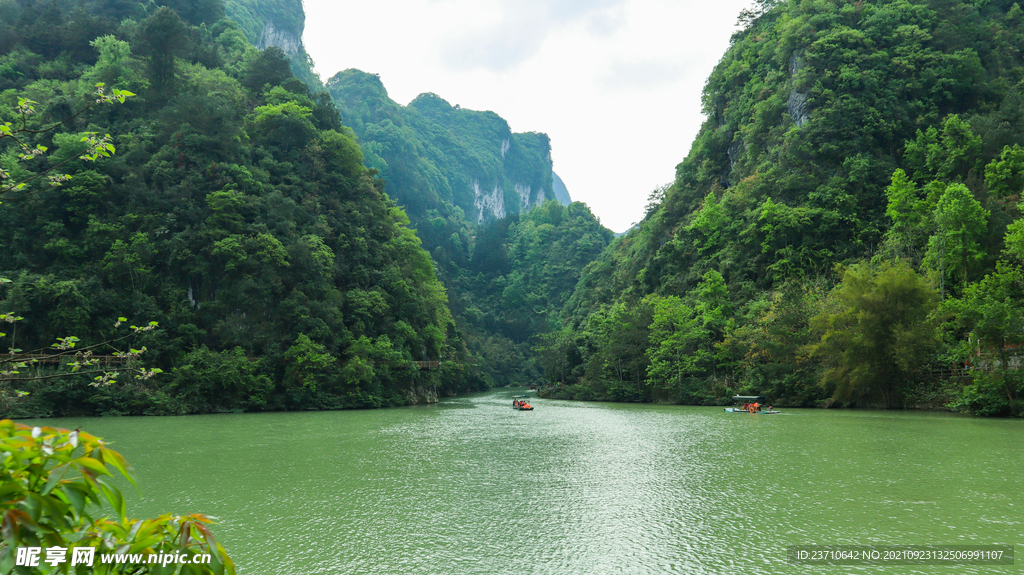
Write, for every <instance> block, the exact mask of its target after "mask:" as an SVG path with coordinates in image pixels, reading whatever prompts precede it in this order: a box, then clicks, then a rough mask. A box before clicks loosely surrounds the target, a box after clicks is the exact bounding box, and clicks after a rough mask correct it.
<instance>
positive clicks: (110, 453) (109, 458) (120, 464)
mask: <svg viewBox="0 0 1024 575" xmlns="http://www.w3.org/2000/svg"><path fill="white" fill-rule="evenodd" d="M100 455H102V456H103V462H104V463H108V464H110V465H112V466H113V467H114V469H116V470H118V471H120V472H121V475H123V476H124V478H125V479H127V480H128V482H129V483H131V484H132V487H135V488H136V489H138V488H139V486H138V485H136V484H135V477H133V476H132V474H131V473H130V472H129V471H128V462H127V461H125V459H124V457H122V456H121V454H120V453H118V452H116V451H114V450H113V449H107V448H106V447H101V448H100Z"/></svg>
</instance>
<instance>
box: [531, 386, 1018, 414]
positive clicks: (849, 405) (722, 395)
mask: <svg viewBox="0 0 1024 575" xmlns="http://www.w3.org/2000/svg"><path fill="white" fill-rule="evenodd" d="M962 385H963V384H955V385H951V384H950V383H949V382H948V381H945V382H943V381H934V380H933V381H924V382H917V383H916V384H915V385H913V386H909V389H910V391H909V393H907V395H906V397H905V398H904V401H903V404H902V405H900V406H899V407H895V408H893V407H887V406H886V405H885V404H884V403H883V402H881V401H878V400H871V399H870V398H864V399H861V400H859V401H852V402H845V403H844V402H840V401H836V400H834V399H833V398H832V397H827V396H824V394H822V393H820V392H819V393H817V394H814V393H807V394H805V395H803V396H799V397H792V396H791V397H781V398H775V397H770V400H771V403H772V405H774V406H775V407H783V408H819V409H837V408H842V409H899V410H910V411H935V412H952V413H971V414H972V415H978V416H988V417H1016V418H1021V417H1024V410H1022V409H1020V408H1019V406H1018V408H1017V409H1016V410H1015V409H1012V408H1008V409H1006V410H1003V411H999V412H984V413H978V412H972V410H971V409H970V408H969V406H967V405H964V404H963V402H958V399H957V398H958V394H959V393H960V389H961V388H960V386H962ZM537 394H538V397H543V398H548V399H563V400H572V401H597V402H612V403H646V404H664V405H700V406H729V405H732V403H733V401H732V396H734V395H762V393H760V392H759V391H758V390H749V389H748V390H739V391H737V390H733V389H731V388H729V387H725V386H713V387H711V388H709V390H708V393H706V394H704V395H703V396H701V397H700V398H699V399H700V400H699V401H693V399H694V396H693V394H688V395H686V396H682V395H673V394H671V393H669V392H666V391H664V390H661V391H660V392H659V393H657V394H655V393H653V392H651V391H647V392H646V393H642V392H641V393H632V394H621V393H620V394H616V396H614V397H612V396H610V394H609V393H608V392H607V388H606V387H603V388H598V389H595V388H592V387H589V386H587V385H585V384H575V385H548V386H544V387H541V388H539V389H538V392H537Z"/></svg>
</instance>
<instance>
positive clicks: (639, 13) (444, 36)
mask: <svg viewBox="0 0 1024 575" xmlns="http://www.w3.org/2000/svg"><path fill="white" fill-rule="evenodd" d="M750 4H751V1H750V0H719V1H700V0H675V1H671V0H374V1H373V2H339V1H338V0H304V5H305V11H306V29H305V34H304V36H303V41H304V42H305V45H306V51H307V52H309V54H310V56H312V58H313V60H314V61H315V62H316V71H317V72H318V73H319V74H320V77H321V78H322V79H323V80H324V81H326V80H327V79H328V78H330V77H331V76H333V75H334V74H335V73H337V72H339V71H341V70H344V69H346V68H358V69H360V70H363V71H365V72H371V73H376V74H380V77H381V80H382V81H383V82H384V86H385V87H386V88H387V90H388V94H389V95H390V96H391V98H392V99H393V100H395V101H396V102H398V103H400V104H403V105H405V104H408V103H409V102H410V101H411V100H412V99H413V98H415V97H416V96H417V95H419V94H421V93H423V92H434V93H436V94H438V95H439V96H441V97H442V98H444V99H446V100H448V102H450V103H451V104H452V105H455V104H459V105H461V106H462V107H463V108H470V109H473V110H493V111H494V112H496V113H497V114H498V115H500V116H501V117H503V118H505V120H506V121H508V123H509V126H510V127H511V128H512V131H514V132H531V131H532V132H545V133H547V134H548V135H549V136H550V137H551V156H552V160H553V162H554V169H555V172H556V173H558V175H559V176H560V177H561V178H562V180H563V181H564V182H565V185H566V187H567V188H568V189H569V194H570V195H571V196H572V198H573V200H577V201H582V202H586V203H587V205H589V206H590V209H591V210H592V211H593V212H594V213H595V214H596V215H597V216H598V217H600V218H601V222H602V223H603V224H604V225H605V226H606V227H608V228H610V229H612V230H614V231H616V232H622V231H625V230H626V229H628V228H629V227H630V226H631V225H632V224H633V223H635V222H637V221H639V220H640V219H641V218H642V217H643V209H644V205H645V204H646V202H647V196H648V194H649V193H650V192H651V191H652V190H654V189H655V188H656V187H658V186H660V185H662V184H665V183H668V182H670V181H672V179H673V177H674V175H675V166H676V164H678V163H679V162H681V161H682V160H683V158H684V157H685V156H686V154H687V152H688V151H689V148H690V144H691V143H692V142H693V138H694V136H696V134H697V131H698V129H699V128H700V125H701V122H702V121H703V116H702V115H701V112H700V93H701V88H702V87H703V86H704V82H705V80H706V79H707V76H708V74H710V72H711V70H712V68H713V67H714V65H715V64H716V63H717V62H718V60H719V58H721V56H722V53H723V52H724V51H725V49H726V47H727V46H728V44H729V37H730V35H731V34H732V33H733V32H734V31H735V30H736V17H737V15H738V14H739V12H740V10H742V9H743V8H744V7H747V6H749V5H750Z"/></svg>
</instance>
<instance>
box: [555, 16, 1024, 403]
mask: <svg viewBox="0 0 1024 575" xmlns="http://www.w3.org/2000/svg"><path fill="white" fill-rule="evenodd" d="M741 22H742V23H743V24H744V27H743V29H742V30H740V31H739V32H737V33H736V34H735V35H734V37H733V39H732V43H731V46H730V48H729V49H728V51H727V52H726V54H725V55H724V56H723V58H722V60H721V62H720V63H719V64H718V66H717V67H716V68H715V70H714V72H713V73H712V74H711V76H710V78H709V79H708V81H707V84H706V86H705V88H704V93H703V105H704V110H703V111H704V114H705V115H706V120H705V122H704V125H703V127H702V128H701V130H700V133H699V134H698V136H697V138H696V140H695V142H694V144H693V147H692V148H691V150H690V153H689V155H688V156H687V157H686V158H685V160H683V162H682V163H681V164H679V165H678V167H677V169H676V179H675V181H674V182H673V183H672V184H671V186H669V187H668V188H667V189H665V190H659V191H656V192H655V193H653V194H652V196H651V203H650V208H649V210H648V212H647V215H646V217H645V218H644V220H643V222H642V223H641V224H640V226H639V228H637V229H634V230H631V231H630V233H628V234H627V235H626V236H624V237H622V238H619V239H617V240H616V241H615V243H614V244H613V245H612V246H611V247H610V248H609V249H608V250H607V251H606V252H605V253H604V254H602V256H601V257H600V258H598V259H597V260H596V261H595V262H593V263H591V264H590V265H589V266H588V267H587V268H586V269H585V270H584V272H583V275H582V278H581V280H580V283H579V285H578V286H577V287H576V289H575V292H574V293H573V295H572V297H571V299H570V301H569V303H568V305H567V307H566V308H565V310H564V312H563V321H564V325H565V329H563V330H559V331H552V332H551V333H550V334H549V335H548V336H547V338H548V339H549V340H550V342H551V343H550V345H548V346H547V347H548V351H546V352H545V360H544V361H545V365H547V366H548V371H547V373H548V377H549V379H550V380H552V381H553V382H556V383H558V384H559V385H558V387H557V388H556V389H554V390H552V391H551V392H549V393H550V394H551V395H552V396H554V397H566V398H579V399H610V400H626V401H651V400H665V401H675V402H682V403H695V404H719V403H722V402H727V401H728V397H729V396H730V395H732V394H733V393H737V392H739V393H753V394H767V395H769V396H771V397H772V399H773V400H774V401H775V402H776V405H796V406H813V405H884V406H889V407H898V406H907V405H922V406H924V405H927V406H933V407H942V406H949V407H952V408H953V409H959V410H965V411H971V412H974V413H978V414H992V415H995V414H1011V413H1012V414H1015V415H1021V414H1022V413H1024V403H1022V393H1024V369H1021V366H1020V359H1021V358H1020V354H1019V350H1020V349H1021V347H1020V345H1021V343H1022V342H1024V279H1022V272H1021V263H1022V260H1024V220H1022V219H1021V207H1022V204H1021V202H1020V200H1021V191H1022V189H1024V150H1022V149H1021V147H1020V143H1021V141H1022V136H1024V82H1022V79H1024V67H1022V64H1024V62H1022V59H1021V58H1022V56H1021V53H1020V46H1022V45H1024V10H1022V9H1021V7H1020V6H1018V5H1017V4H1016V3H1013V2H1010V1H1003V0H994V1H990V2H961V1H952V0H892V1H887V0H864V1H858V2H855V3H850V2H835V1H831V0H787V1H781V2H772V1H764V2H758V3H756V4H755V7H754V9H751V10H748V11H745V12H744V13H743V15H742V17H741Z"/></svg>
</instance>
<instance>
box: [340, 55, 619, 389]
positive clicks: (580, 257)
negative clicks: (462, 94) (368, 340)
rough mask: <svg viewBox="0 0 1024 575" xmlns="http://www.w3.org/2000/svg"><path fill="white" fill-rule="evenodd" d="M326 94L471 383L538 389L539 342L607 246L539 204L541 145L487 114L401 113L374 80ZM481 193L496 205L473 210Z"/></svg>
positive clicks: (573, 208)
mask: <svg viewBox="0 0 1024 575" xmlns="http://www.w3.org/2000/svg"><path fill="white" fill-rule="evenodd" d="M327 88H328V89H329V90H330V93H331V95H332V96H333V98H334V101H335V103H336V104H337V105H338V108H339V109H340V110H341V114H342V118H343V119H344V121H345V123H346V124H347V125H350V126H352V128H353V130H354V131H355V132H356V134H357V135H358V136H359V140H360V145H361V146H362V149H363V152H364V154H365V157H366V165H367V166H369V167H370V168H372V169H375V170H377V171H378V173H379V176H380V177H381V178H382V179H384V180H385V182H386V190H387V193H388V195H389V196H391V197H392V198H394V199H395V200H396V201H397V202H398V203H399V204H400V205H401V206H403V208H404V209H405V210H406V211H407V213H408V214H409V217H410V219H411V220H412V222H413V227H414V228H416V232H417V234H418V235H419V237H420V238H421V239H422V240H423V245H424V247H425V248H426V249H427V250H428V251H429V252H430V253H431V255H432V256H433V260H434V262H435V265H436V266H437V273H438V277H439V278H440V279H441V281H442V282H443V283H444V285H445V287H446V288H447V289H448V293H449V296H450V302H449V305H450V308H451V310H452V313H453V314H454V316H455V320H456V323H457V325H458V327H459V332H460V334H462V335H463V337H464V338H465V343H466V346H467V348H468V350H469V352H470V353H471V355H472V359H471V360H470V362H469V363H470V366H469V368H468V369H469V370H470V373H471V374H472V379H473V381H475V382H476V381H479V382H482V383H483V384H484V385H510V384H526V383H530V384H532V383H537V382H538V381H539V379H540V378H541V377H542V376H541V370H540V367H539V365H538V363H537V359H538V358H537V355H536V352H535V350H534V348H535V347H536V346H537V345H538V341H537V339H536V337H537V336H538V335H539V334H541V333H543V332H546V331H547V330H549V329H552V328H557V327H560V326H561V323H560V320H559V318H558V315H559V311H560V309H561V307H562V305H563V304H564V302H565V300H566V299H567V298H568V296H569V294H570V293H571V292H572V290H573V288H574V286H575V283H576V278H577V277H578V276H579V273H580V270H582V268H583V266H584V265H586V264H587V263H588V262H589V261H591V260H592V259H593V258H595V257H597V255H598V254H600V253H601V251H602V250H603V249H604V247H605V246H606V245H608V243H609V242H610V240H611V237H612V236H611V233H610V232H608V230H606V229H604V228H603V227H601V226H600V224H599V222H598V221H597V219H596V218H595V217H594V216H593V214H591V213H590V211H589V209H588V208H587V207H586V206H585V205H583V204H578V203H577V204H572V205H570V206H568V207H567V208H559V207H557V206H552V205H549V204H548V203H547V202H550V201H553V200H555V193H554V185H553V172H552V170H551V144H550V141H549V139H548V137H547V135H545V134H540V133H532V132H531V133H513V132H512V131H511V129H510V128H509V126H508V123H507V122H506V121H505V120H503V119H502V118H501V117H500V116H498V115H497V114H495V113H494V112H479V111H475V110H468V109H465V108H461V107H459V106H457V105H456V106H452V105H451V104H450V103H448V102H447V101H445V100H444V99H443V98H441V97H440V96H437V95H436V94H429V93H428V94H421V95H420V96H418V97H417V98H416V99H414V100H413V101H412V102H410V103H409V105H408V106H401V105H399V104H398V103H396V102H394V101H393V100H391V98H389V97H388V94H387V90H386V89H385V88H384V85H383V84H382V83H381V80H380V78H379V77H378V76H377V75H375V74H368V73H366V72H362V71H359V70H354V69H350V70H345V71H343V72H339V73H338V74H336V75H335V76H333V77H332V78H331V79H330V80H328V82H327ZM517 186H518V189H517ZM478 190H479V191H480V192H481V194H483V195H489V196H491V197H492V198H496V199H497V200H498V201H497V202H491V203H486V204H481V205H478V199H479V197H478V195H477V191H478ZM494 190H498V192H499V193H498V194H494ZM524 190H528V193H527V192H524ZM524 196H525V197H524ZM566 197H568V196H567V195H566ZM524 200H525V201H524ZM541 204H542V205H541ZM481 206H482V207H481ZM530 206H539V207H534V208H533V210H531V211H526V210H527V208H529V207H530ZM474 385H475V384H474Z"/></svg>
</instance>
